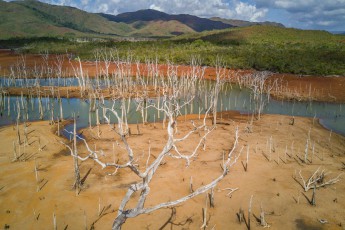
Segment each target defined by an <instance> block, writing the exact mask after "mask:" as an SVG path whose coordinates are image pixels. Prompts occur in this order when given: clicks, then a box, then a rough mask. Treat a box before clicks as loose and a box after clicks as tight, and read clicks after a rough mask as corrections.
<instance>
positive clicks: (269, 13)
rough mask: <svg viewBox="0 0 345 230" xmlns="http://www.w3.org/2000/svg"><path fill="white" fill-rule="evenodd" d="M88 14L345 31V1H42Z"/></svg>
mask: <svg viewBox="0 0 345 230" xmlns="http://www.w3.org/2000/svg"><path fill="white" fill-rule="evenodd" d="M41 1H42V2H47V3H52V4H57V5H69V6H74V7H77V8H80V9H82V10H86V11H89V12H104V13H109V14H115V15H116V14H119V13H123V12H131V11H136V10H140V9H149V8H150V9H156V10H160V11H164V12H166V13H171V14H182V13H187V14H193V15H197V16H201V17H212V16H218V17H222V18H232V19H243V20H249V21H275V22H280V23H283V24H284V25H285V26H287V27H295V28H302V29H323V30H329V31H345V0H278V1H275V0H41Z"/></svg>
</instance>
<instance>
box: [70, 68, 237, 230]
mask: <svg viewBox="0 0 345 230" xmlns="http://www.w3.org/2000/svg"><path fill="white" fill-rule="evenodd" d="M185 80H186V81H187V80H188V81H191V82H189V83H190V84H195V83H196V81H197V78H196V77H192V78H189V79H185ZM185 83H186V82H183V81H181V79H179V78H178V77H177V75H176V74H175V73H172V74H170V75H169V76H168V79H167V81H165V82H163V83H162V84H163V88H164V89H163V92H164V95H163V96H162V101H161V102H160V103H159V106H158V105H157V104H149V105H147V106H146V108H143V109H147V108H150V107H151V108H154V109H156V110H158V111H159V112H162V113H164V116H165V117H166V119H167V122H168V124H167V126H166V132H167V135H168V138H167V140H166V143H165V145H164V147H163V148H162V150H161V152H160V153H159V154H158V155H157V156H156V158H155V159H154V160H153V161H152V162H151V163H149V162H148V161H146V162H147V166H146V167H145V168H144V170H141V169H140V168H139V167H138V165H136V163H135V162H136V159H135V155H136V154H135V153H134V151H133V149H132V147H131V146H130V144H129V143H128V141H127V138H128V134H129V127H128V123H127V116H126V114H125V113H126V109H125V104H124V103H125V100H121V103H122V106H121V109H120V111H121V113H120V111H117V110H116V107H115V101H114V103H113V105H112V107H106V106H105V105H100V106H101V107H102V108H103V109H104V111H105V114H104V119H105V120H106V121H107V123H108V124H110V115H113V116H115V117H116V118H117V124H116V126H115V125H114V126H113V125H111V124H110V126H111V127H114V131H115V132H116V134H117V135H118V136H119V138H120V140H121V142H122V145H123V146H121V147H122V148H124V149H125V150H126V151H125V152H126V155H127V162H126V163H124V164H118V163H115V162H114V161H111V162H104V160H102V157H101V155H103V153H102V152H101V151H95V150H92V149H91V148H90V147H89V145H88V143H87V141H86V140H85V139H84V138H82V137H80V136H76V138H78V139H79V140H81V141H82V142H83V143H84V145H85V147H86V149H87V152H88V154H87V155H86V156H81V155H74V156H73V157H77V158H78V159H79V160H80V161H85V160H88V159H92V160H94V161H95V162H96V163H97V164H99V165H100V166H101V167H102V168H103V169H104V168H111V167H112V168H115V172H114V173H116V172H117V170H119V169H123V168H129V169H130V170H131V171H132V172H133V173H134V174H135V175H137V176H138V178H140V182H136V183H133V184H131V185H130V187H129V189H128V191H127V193H126V195H125V196H124V197H123V199H122V202H121V204H120V206H119V208H118V212H117V217H116V218H115V220H114V222H113V226H112V229H121V226H122V225H123V224H124V223H125V222H126V220H127V219H128V218H134V217H136V216H138V215H141V214H147V213H151V212H153V211H156V210H158V209H161V208H167V207H173V206H175V205H178V204H181V203H183V202H185V201H187V200H189V199H191V198H193V197H195V196H197V195H199V194H203V193H205V192H207V191H208V190H210V189H212V188H214V187H215V186H216V185H217V183H218V182H219V181H221V180H222V179H223V178H224V177H225V176H226V175H227V174H228V172H229V168H230V167H232V166H233V164H235V163H236V162H237V160H238V158H239V153H238V152H235V149H236V147H237V144H238V129H236V132H235V140H234V144H233V146H232V148H231V149H230V150H229V152H228V153H227V155H226V156H225V157H224V160H223V162H222V163H221V166H222V172H221V173H220V175H219V176H218V177H216V178H215V179H214V180H212V181H211V182H209V183H207V184H205V185H202V186H201V187H199V188H196V189H193V191H192V192H191V193H190V194H188V195H186V196H184V197H181V198H180V199H177V200H174V201H169V202H163V203H160V204H157V205H155V206H151V207H145V201H146V199H147V196H148V195H149V193H150V182H151V180H152V179H153V178H154V176H155V174H156V172H157V170H158V168H159V166H160V165H161V163H162V162H163V160H164V159H166V158H167V157H172V158H176V159H181V160H185V161H186V165H187V166H188V165H190V164H191V161H192V159H194V158H195V157H197V152H198V149H199V148H200V147H201V146H202V144H203V143H204V141H205V140H206V138H207V136H208V135H209V134H210V133H211V132H212V131H213V130H214V128H215V127H214V125H213V126H209V125H207V122H206V121H207V119H206V118H207V117H208V114H209V113H210V111H211V109H212V106H213V105H211V106H210V107H209V108H207V109H206V114H205V116H204V119H203V120H202V121H201V124H196V123H194V122H193V121H192V122H191V123H192V126H193V128H192V130H190V131H188V132H187V133H185V134H184V135H183V136H182V137H181V138H176V137H175V133H176V130H177V120H176V119H177V117H178V116H179V115H181V109H183V108H184V107H185V106H188V105H189V104H190V103H192V102H193V100H194V98H195V95H190V94H187V95H185V94H184V93H183V84H185ZM70 133H71V132H70ZM194 133H200V134H201V135H200V139H199V141H198V142H197V145H196V146H195V148H194V149H193V150H192V151H191V152H190V153H188V154H186V153H182V152H181V151H180V150H179V147H178V144H179V143H181V142H183V141H185V140H186V139H187V138H188V137H190V136H191V135H193V134H194ZM65 145H66V146H67V144H65ZM69 148H70V147H69ZM70 150H71V148H70ZM71 153H72V151H71ZM134 194H138V195H139V199H137V198H136V197H135V198H134V197H133V195H134ZM132 199H134V200H137V203H136V205H135V207H134V208H127V204H128V202H129V201H131V200H132Z"/></svg>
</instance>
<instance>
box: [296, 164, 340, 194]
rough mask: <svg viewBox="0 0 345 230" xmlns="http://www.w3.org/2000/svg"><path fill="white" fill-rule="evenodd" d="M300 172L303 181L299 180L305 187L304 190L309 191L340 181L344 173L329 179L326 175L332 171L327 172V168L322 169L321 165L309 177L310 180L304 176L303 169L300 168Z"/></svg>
mask: <svg viewBox="0 0 345 230" xmlns="http://www.w3.org/2000/svg"><path fill="white" fill-rule="evenodd" d="M298 174H299V177H300V179H301V181H298V182H299V183H300V184H301V186H302V187H303V188H304V191H305V192H307V191H308V190H309V189H313V188H320V187H324V186H327V185H332V184H335V183H337V182H338V181H340V179H341V178H340V176H341V175H342V174H343V173H340V174H339V175H338V176H336V177H334V178H332V179H329V180H326V178H325V177H326V175H328V174H330V173H329V172H326V170H325V169H323V170H320V167H319V168H317V170H316V171H315V172H314V173H313V174H312V175H311V176H310V177H309V178H308V180H305V179H304V177H303V176H302V170H300V171H299V173H298Z"/></svg>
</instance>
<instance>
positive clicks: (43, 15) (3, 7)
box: [0, 0, 133, 38]
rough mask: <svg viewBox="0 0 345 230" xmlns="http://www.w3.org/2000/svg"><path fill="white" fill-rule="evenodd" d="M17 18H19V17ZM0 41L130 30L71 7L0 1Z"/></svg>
mask: <svg viewBox="0 0 345 230" xmlns="http://www.w3.org/2000/svg"><path fill="white" fill-rule="evenodd" d="M18 15H20V17H18ZM0 29H1V31H5V33H2V35H1V37H2V38H10V37H16V36H25V37H34V36H35V37H38V36H66V35H67V36H68V35H73V36H90V35H120V36H123V35H126V34H128V33H130V32H131V31H132V30H133V29H132V28H131V27H130V26H128V25H127V24H124V23H116V22H110V21H108V20H107V19H105V18H103V17H101V16H99V15H97V14H92V13H88V12H85V11H82V10H79V9H76V8H73V7H67V6H55V5H50V4H46V3H42V2H39V1H34V0H25V1H13V2H4V1H0Z"/></svg>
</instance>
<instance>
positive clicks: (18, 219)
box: [0, 112, 345, 229]
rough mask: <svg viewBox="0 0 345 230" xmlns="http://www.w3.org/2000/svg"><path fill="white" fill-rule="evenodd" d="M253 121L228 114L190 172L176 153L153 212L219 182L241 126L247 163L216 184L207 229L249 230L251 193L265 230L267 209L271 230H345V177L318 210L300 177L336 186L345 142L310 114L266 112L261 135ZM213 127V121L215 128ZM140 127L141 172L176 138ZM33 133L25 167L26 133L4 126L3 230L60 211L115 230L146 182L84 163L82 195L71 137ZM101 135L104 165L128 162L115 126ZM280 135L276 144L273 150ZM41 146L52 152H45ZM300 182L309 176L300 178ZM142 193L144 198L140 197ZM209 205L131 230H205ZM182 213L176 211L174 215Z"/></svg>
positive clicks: (78, 222) (200, 203)
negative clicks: (129, 194)
mask: <svg viewBox="0 0 345 230" xmlns="http://www.w3.org/2000/svg"><path fill="white" fill-rule="evenodd" d="M191 118H192V117H181V118H180V119H179V121H178V133H177V134H176V136H177V137H178V136H181V135H183V133H186V132H187V131H188V130H190V129H191V123H190V121H189V120H190V119H191ZM193 119H195V122H196V123H198V124H199V123H200V122H201V121H199V120H198V118H197V117H194V118H193ZM248 120H250V117H248V116H247V115H239V114H236V113H234V112H229V113H225V114H222V120H221V122H222V124H218V125H217V129H216V130H214V131H213V132H212V133H211V134H210V136H209V137H208V138H207V141H206V148H205V151H204V150H202V149H200V150H199V151H198V157H197V158H195V159H194V161H192V163H191V165H190V166H189V167H186V162H185V161H183V160H178V159H173V158H170V157H166V158H165V159H164V161H163V162H164V164H163V165H161V166H160V168H159V170H158V171H157V173H156V175H155V178H154V179H153V180H152V183H151V186H150V187H151V192H150V195H149V196H148V199H147V201H146V203H145V206H146V207H150V206H152V205H155V204H158V203H160V202H164V201H171V200H174V199H177V198H179V197H182V196H186V195H188V194H189V181H190V178H191V177H193V187H194V189H196V188H198V187H199V186H201V185H202V184H206V183H209V182H210V181H211V180H212V179H214V178H216V177H217V176H219V175H220V174H221V168H220V163H221V162H222V154H223V152H227V151H228V150H229V149H230V148H231V147H232V144H233V141H234V133H235V129H236V127H237V126H238V127H239V130H240V131H239V136H240V137H239V145H238V148H237V150H236V154H238V153H240V152H241V149H242V148H243V150H242V152H241V157H240V160H239V161H238V162H237V163H236V164H235V165H234V167H232V168H231V169H230V173H229V174H228V175H227V176H226V177H225V178H224V179H223V180H222V181H221V182H220V183H219V184H218V186H217V187H216V188H215V207H214V208H210V207H208V208H207V217H208V227H207V229H212V228H214V229H229V228H231V229H246V225H245V224H244V223H242V224H240V223H239V222H238V219H237V216H236V213H238V212H239V209H240V208H242V209H243V210H244V212H245V217H246V218H247V212H248V206H249V200H250V197H251V195H253V201H252V215H251V217H250V219H251V227H252V229H261V228H262V227H261V226H260V225H259V224H258V222H257V221H256V219H255V217H259V215H260V207H262V208H263V210H264V211H265V212H266V216H265V217H266V221H267V222H268V224H269V225H270V226H271V229H344V228H345V219H344V216H345V193H344V191H345V183H344V179H342V180H340V181H339V182H338V183H336V184H334V185H330V186H327V187H324V188H319V189H317V190H316V206H312V205H311V204H310V203H309V201H308V199H309V200H310V199H311V197H312V190H309V191H308V192H304V190H303V188H302V186H301V185H300V184H299V183H298V182H297V181H296V180H295V179H294V175H295V172H297V175H298V172H299V170H302V175H303V176H304V177H305V178H307V177H309V176H310V175H311V174H312V173H313V172H314V171H315V170H316V169H317V168H319V167H321V169H326V170H327V171H331V172H332V173H330V174H329V175H326V177H325V179H326V180H328V179H331V178H333V177H335V176H337V175H339V174H340V173H343V172H344V162H345V138H344V137H341V136H339V135H337V134H334V133H332V134H330V132H329V131H328V130H326V129H324V128H322V127H321V126H320V125H319V124H318V122H317V120H313V119H309V118H301V117H295V123H294V125H290V122H291V117H288V116H279V115H264V116H263V117H262V119H261V120H259V121H254V123H253V125H252V127H251V130H252V132H248V128H247V127H248V126H249V125H248ZM219 121H220V120H219ZM210 123H211V122H210V121H209V120H208V124H210ZM139 129H140V135H135V134H137V127H136V125H132V126H131V130H132V134H133V135H132V136H130V137H129V139H128V141H129V144H130V145H131V146H132V148H133V150H134V154H135V158H137V159H138V164H139V167H140V169H143V168H144V167H145V164H146V160H147V156H148V152H149V147H150V151H151V157H150V159H149V161H150V162H151V161H153V160H154V157H155V156H157V155H158V154H159V152H160V150H161V149H162V146H164V144H165V141H166V139H167V134H166V131H165V129H163V126H162V123H159V124H158V123H157V124H146V125H143V124H140V125H139ZM23 130H24V128H23V125H20V131H21V141H22V142H23V141H24V135H23V132H24V131H23ZM309 131H310V145H309V148H308V151H309V154H308V160H307V163H304V162H303V161H302V160H303V159H304V151H305V146H306V140H307V137H308V133H309ZM27 133H28V145H27V146H25V144H24V143H22V144H21V147H20V150H19V146H18V144H16V150H17V155H20V154H22V155H21V156H20V157H19V159H18V160H17V161H13V159H14V151H13V141H14V142H16V141H17V138H16V130H15V128H14V127H12V126H6V127H1V128H0V135H1V138H0V146H1V150H0V168H1V170H0V227H1V228H6V227H9V228H10V229H52V228H53V215H55V216H56V222H57V228H58V229H84V228H85V229H86V228H87V229H89V228H91V226H92V224H93V223H94V222H96V223H95V224H94V227H95V229H110V228H111V225H112V221H113V219H114V218H115V216H116V210H117V208H118V206H119V204H120V202H121V199H122V197H123V196H124V194H125V192H126V190H127V188H128V185H129V184H130V183H133V182H135V181H138V178H137V177H136V176H135V175H134V174H133V173H131V172H130V171H129V170H128V169H122V170H119V171H118V172H117V174H115V175H113V176H110V175H108V174H109V173H112V172H113V171H114V170H113V169H104V170H102V169H101V167H100V166H99V165H98V164H96V163H94V162H93V161H92V160H88V161H85V162H80V169H81V176H82V177H84V176H85V175H86V174H87V172H88V170H90V169H91V171H90V174H89V175H88V176H87V178H86V180H85V182H84V186H83V189H82V191H81V192H80V194H79V195H76V194H75V191H74V190H73V189H72V185H73V181H74V176H73V159H72V157H71V156H69V152H68V150H67V149H66V148H65V147H63V145H61V144H60V143H59V141H60V140H62V141H64V142H66V143H67V142H68V140H65V139H63V138H61V137H57V136H56V135H55V133H56V127H54V126H50V125H49V124H48V121H40V122H31V123H29V126H28V127H27ZM97 133H98V129H97V128H93V129H91V130H90V129H85V130H84V131H83V135H85V136H86V137H87V139H88V141H89V144H90V146H91V147H92V148H96V149H97V150H101V149H102V150H103V152H104V156H103V157H102V159H103V160H108V161H113V159H114V158H115V159H116V161H117V160H118V161H119V163H123V162H125V160H126V154H125V152H124V150H123V149H122V147H123V145H122V144H121V142H120V140H119V138H118V137H117V135H116V134H115V133H114V131H113V130H112V127H110V126H108V125H101V127H100V137H99V138H98V137H97ZM270 139H271V140H272V143H273V144H272V148H271V151H270V150H269V148H270V147H269V140H270ZM38 140H40V144H39V141H38ZM198 140H199V135H198V134H194V135H192V136H191V137H190V138H189V139H188V141H187V142H185V143H184V144H183V145H180V150H181V151H182V152H183V153H186V154H187V153H189V152H190V151H191V150H192V149H193V148H194V146H195V145H196V144H197V141H198ZM116 141H118V143H119V144H120V146H118V145H116V144H115V145H114V146H115V147H114V150H113V144H114V143H116ZM149 143H150V144H149ZM24 146H25V147H24ZM247 147H248V150H249V162H248V170H247V171H245V170H244V167H243V165H242V163H241V161H243V162H245V161H246V154H247ZM313 147H314V154H313V150H312V149H313ZM39 148H43V149H42V151H40V150H39ZM19 151H20V153H19ZM78 151H79V153H80V154H82V155H83V154H84V155H85V153H86V151H85V148H84V147H83V145H82V144H81V143H79V146H78ZM270 152H271V155H270ZM285 153H287V154H285ZM35 164H36V165H37V168H38V182H37V181H36V179H35V170H34V168H35ZM344 176H345V175H343V176H341V178H344ZM296 179H297V180H299V177H298V176H297V178H296ZM227 188H238V190H237V191H235V192H233V193H232V195H231V196H227V193H228V190H223V189H227ZM134 197H135V198H138V195H135V196H134ZM132 204H133V203H130V204H129V207H130V206H131V205H132ZM109 205H110V207H108V206H109ZM203 207H205V195H200V196H198V197H195V198H193V199H191V200H189V201H187V202H185V203H183V204H182V205H179V206H177V207H176V209H174V210H173V209H162V210H158V211H155V212H153V213H151V214H149V215H142V216H138V217H137V218H135V219H128V220H127V222H126V223H125V224H124V226H123V229H200V227H201V226H202V208H203ZM103 209H104V211H103V214H104V215H101V217H100V216H99V213H100V212H102V210H103ZM100 210H101V211H100ZM173 212H174V213H175V215H172V213H173ZM247 219H248V218H247ZM320 219H323V220H327V221H328V223H326V224H321V223H320V222H319V220H320Z"/></svg>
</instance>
